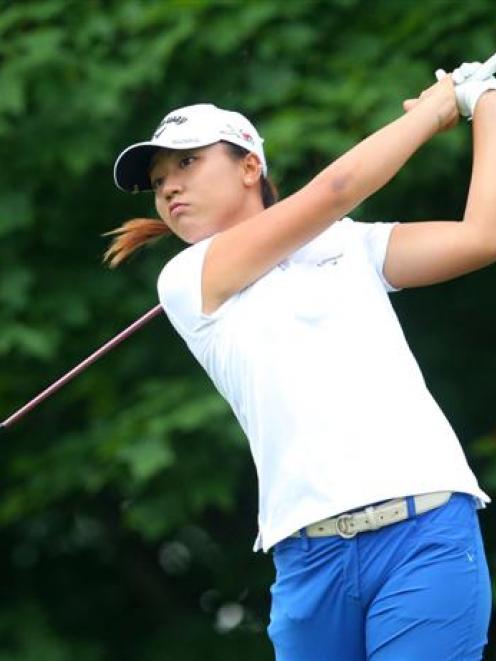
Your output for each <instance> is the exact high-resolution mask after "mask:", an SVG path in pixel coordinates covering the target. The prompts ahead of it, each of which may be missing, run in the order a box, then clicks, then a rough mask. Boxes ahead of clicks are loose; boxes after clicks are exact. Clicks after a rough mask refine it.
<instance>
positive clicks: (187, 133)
mask: <svg viewBox="0 0 496 661" xmlns="http://www.w3.org/2000/svg"><path fill="white" fill-rule="evenodd" d="M221 140H224V141H226V142H232V143H233V144H235V145H239V146H240V147H244V148H245V149H246V150H247V151H249V152H253V153H254V154H256V155H257V156H258V158H259V159H260V163H261V165H262V172H263V175H264V176H267V162H266V160H265V154H264V150H263V138H261V137H260V136H259V134H258V132H257V130H256V128H255V127H254V126H253V124H252V123H251V122H250V121H249V120H248V119H246V117H244V115H241V114H240V113H239V112H233V111H231V110H222V109H221V108H217V106H214V105H213V104H211V103H198V104H196V105H193V106H185V107H184V108H178V109H177V110H173V111H172V112H170V113H169V114H168V115H166V116H165V117H164V118H163V120H162V121H161V122H160V124H159V125H158V127H157V129H156V130H155V133H154V134H153V136H152V137H151V139H150V140H149V141H148V142H138V143H136V144H134V145H131V146H130V147H127V149H124V151H122V152H121V153H120V154H119V156H118V157H117V160H116V161H115V165H114V181H115V183H116V185H117V187H118V188H120V189H121V190H123V191H126V192H133V193H139V192H142V191H150V190H151V189H152V185H151V181H150V173H149V169H150V161H151V159H152V157H153V155H154V154H155V153H156V151H157V150H158V149H160V148H161V147H165V148H167V149H194V148H195V147H206V146H207V145H213V144H214V143H216V142H220V141H221Z"/></svg>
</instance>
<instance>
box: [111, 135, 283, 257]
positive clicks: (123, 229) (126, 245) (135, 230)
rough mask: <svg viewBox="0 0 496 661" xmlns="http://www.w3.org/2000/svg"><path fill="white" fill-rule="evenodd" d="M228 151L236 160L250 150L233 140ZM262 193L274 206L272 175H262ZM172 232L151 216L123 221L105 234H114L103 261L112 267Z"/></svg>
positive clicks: (274, 195)
mask: <svg viewBox="0 0 496 661" xmlns="http://www.w3.org/2000/svg"><path fill="white" fill-rule="evenodd" d="M223 144H225V146H226V147H227V149H228V153H229V154H230V156H231V157H232V158H233V159H235V160H240V159H241V158H244V157H245V156H246V154H248V153H249V152H248V150H247V149H244V148H243V147H240V146H239V145H235V144H233V143H231V142H223ZM260 184H261V185H260V194H261V198H262V203H263V206H264V208H265V209H267V207H270V206H272V205H273V204H275V203H276V202H277V200H278V197H279V196H278V192H277V188H276V187H275V185H274V183H273V181H272V180H271V179H270V177H264V176H262V177H261V181H260ZM170 234H172V232H171V230H170V229H169V228H168V227H167V225H166V224H165V223H164V222H163V221H161V220H152V219H151V218H133V220H128V221H127V222H125V223H123V224H122V225H121V226H120V227H117V228H116V229H115V230H112V231H111V232H107V233H106V234H105V235H104V236H109V235H114V238H113V239H112V242H111V244H110V246H109V248H108V249H107V251H106V252H105V254H104V256H103V261H104V262H108V264H109V266H110V268H115V267H116V266H119V264H120V263H121V262H123V261H124V260H125V259H126V258H127V257H128V256H129V255H130V254H131V253H133V252H134V251H135V250H137V249H138V248H140V247H141V246H144V245H146V244H148V243H152V242H153V241H155V240H156V239H159V238H160V237H161V236H167V235H170Z"/></svg>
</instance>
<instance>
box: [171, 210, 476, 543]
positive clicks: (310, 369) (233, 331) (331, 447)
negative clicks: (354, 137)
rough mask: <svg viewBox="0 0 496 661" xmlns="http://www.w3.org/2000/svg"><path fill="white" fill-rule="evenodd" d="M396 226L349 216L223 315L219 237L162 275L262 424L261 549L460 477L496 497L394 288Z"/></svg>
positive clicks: (237, 405) (204, 346)
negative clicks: (456, 427)
mask: <svg viewBox="0 0 496 661" xmlns="http://www.w3.org/2000/svg"><path fill="white" fill-rule="evenodd" d="M393 227H394V224H393V223H359V222H354V221H353V220H351V219H350V218H344V219H342V220H341V221H338V222H336V223H334V224H333V225H331V226H330V227H329V228H328V229H327V230H326V231H325V232H323V233H322V234H321V235H319V236H318V237H317V238H316V239H314V240H312V241H311V242H310V243H308V244H307V245H306V246H304V247H303V248H301V249H300V250H298V251H297V252H295V253H294V254H292V255H291V256H290V257H289V258H288V259H286V260H284V261H283V262H281V263H280V264H278V265H277V266H276V267H275V268H273V269H272V270H271V271H269V272H268V273H267V274H266V275H265V276H263V277H262V278H260V279H259V280H257V281H256V282H255V283H253V284H252V285H250V286H249V287H247V288H246V289H244V290H243V291H241V292H239V293H237V294H235V295H234V296H232V297H231V298H230V299H229V300H228V301H226V302H225V303H224V304H223V305H222V306H221V307H220V308H219V309H218V310H216V311H215V312H214V313H213V314H211V315H206V314H203V313H202V311H201V272H202V266H203V260H204V256H205V252H206V250H207V248H208V245H209V243H210V241H211V240H212V238H209V239H205V240H204V241H201V242H199V243H197V244H195V245H193V246H190V247H188V248H186V249H185V250H183V251H182V252H181V253H179V254H178V255H176V256H175V257H174V258H173V259H172V260H171V261H169V262H168V263H167V264H166V266H165V267H164V269H163V270H162V273H161V274H160V276H159V280H158V291H159V298H160V302H161V304H162V306H163V308H164V310H165V312H166V313H167V315H168V317H169V319H170V321H171V323H172V324H173V325H174V327H175V328H176V330H177V331H178V333H179V334H180V335H181V336H182V338H183V339H184V340H185V342H186V344H187V346H188V347H189V349H190V350H191V352H192V353H193V355H194V356H195V357H196V359H197V360H198V361H199V363H200V364H201V365H202V366H203V368H204V369H205V370H206V372H207V373H208V374H209V376H210V378H211V379H212V381H213V383H214V384H215V386H216V387H217V389H218V391H219V392H220V393H221V395H222V396H223V397H224V398H225V399H226V400H227V401H228V402H229V404H230V406H231V408H232V410H233V412H234V414H235V416H236V417H237V419H238V420H239V423H240V424H241V427H242V428H243V430H244V432H245V434H246V436H247V438H248V441H249V444H250V448H251V452H252V455H253V459H254V462H255V465H256V469H257V475H258V482H259V492H258V493H259V517H258V524H259V535H258V538H257V541H256V542H255V547H254V548H255V550H258V549H259V548H263V549H264V550H265V551H267V550H268V549H269V548H270V547H272V546H273V545H274V544H276V543H277V542H278V541H280V540H281V539H283V538H285V537H287V536H288V535H290V534H291V533H293V532H294V531H296V530H298V529H300V528H302V527H303V526H305V525H308V524H310V523H312V522H315V521H318V520H320V519H323V518H326V517H328V516H333V515H336V514H339V513H341V512H345V511H347V510H350V509H354V508H357V507H361V506H366V505H368V504H370V503H374V502H377V501H381V500H386V499H389V498H395V497H399V496H407V495H413V494H421V493H427V492H432V491H445V490H446V491H460V492H465V493H469V494H473V495H474V496H475V497H477V498H478V499H480V500H482V501H485V502H489V498H488V496H487V495H486V494H485V493H484V492H483V491H481V489H480V488H479V486H478V484H477V481H476V479H475V477H474V475H473V473H472V471H471V470H470V468H469V466H468V464H467V461H466V459H465V456H464V454H463V451H462V448H461V446H460V443H459V441H458V439H457V437H456V435H455V433H454V431H453V430H452V428H451V426H450V424H449V423H448V421H447V420H446V418H445V416H444V414H443V413H442V411H441V410H440V408H439V406H438V405H437V404H436V402H435V401H434V399H433V398H432V396H431V394H430V392H429V390H428V389H427V387H426V384H425V382H424V379H423V377H422V374H421V371H420V369H419V367H418V365H417V363H416V361H415V359H414V357H413V355H412V353H411V351H410V348H409V347H408V344H407V342H406V340H405V337H404V334H403V331H402V329H401V327H400V324H399V322H398V319H397V317H396V314H395V312H394V310H393V308H392V306H391V303H390V301H389V297H388V291H392V287H390V286H389V285H388V283H387V282H386V281H385V279H384V277H383V274H382V267H383V263H384V259H385V254H386V249H387V243H388V240H389V236H390V232H391V229H392V228H393Z"/></svg>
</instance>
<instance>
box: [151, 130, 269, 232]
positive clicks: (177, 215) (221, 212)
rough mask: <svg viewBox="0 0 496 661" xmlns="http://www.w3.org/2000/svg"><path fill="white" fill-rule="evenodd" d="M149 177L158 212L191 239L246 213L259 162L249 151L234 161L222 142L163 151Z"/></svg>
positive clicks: (238, 219)
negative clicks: (246, 154) (196, 147)
mask: <svg viewBox="0 0 496 661" xmlns="http://www.w3.org/2000/svg"><path fill="white" fill-rule="evenodd" d="M250 163H251V165H250ZM150 179H151V182H152V187H153V191H154V194H155V206H156V208H157V212H158V214H159V216H160V217H161V218H162V220H163V221H164V222H165V223H166V224H167V225H168V226H169V228H170V229H171V230H172V231H173V232H174V234H177V236H179V237H180V238H181V239H183V241H186V242H187V243H196V242H197V241H200V240H201V239H204V238H207V237H208V236H212V235H213V234H215V233H217V232H220V231H222V230H224V229H227V228H228V227H230V226H232V225H234V224H236V223H237V222H240V221H241V220H243V219H244V217H246V214H247V213H248V208H249V207H250V206H252V204H253V192H254V191H253V188H254V185H253V184H252V180H253V182H254V183H258V179H259V164H258V161H257V158H256V156H254V155H252V154H250V155H249V156H247V158H246V159H241V160H236V159H233V157H232V156H231V155H230V154H229V153H228V151H227V148H226V146H225V145H224V144H222V143H216V144H214V145H209V146H207V147H200V148H198V149H192V150H185V149H184V150H183V149H181V150H168V149H167V150H166V149H164V150H160V152H158V154H157V156H156V157H155V158H154V159H153V161H152V166H151V170H150ZM249 215H251V214H249Z"/></svg>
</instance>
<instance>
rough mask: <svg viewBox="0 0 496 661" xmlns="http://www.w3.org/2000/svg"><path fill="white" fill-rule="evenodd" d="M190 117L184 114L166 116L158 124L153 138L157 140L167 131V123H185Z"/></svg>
mask: <svg viewBox="0 0 496 661" xmlns="http://www.w3.org/2000/svg"><path fill="white" fill-rule="evenodd" d="M187 121H188V118H187V117H183V116H182V115H171V116H170V117H164V119H163V120H162V121H161V122H160V124H159V125H158V126H157V128H156V130H155V133H154V134H153V139H154V140H156V139H157V138H159V137H160V136H161V135H162V133H163V132H164V131H165V129H166V128H167V124H177V125H180V124H184V122H187Z"/></svg>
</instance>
